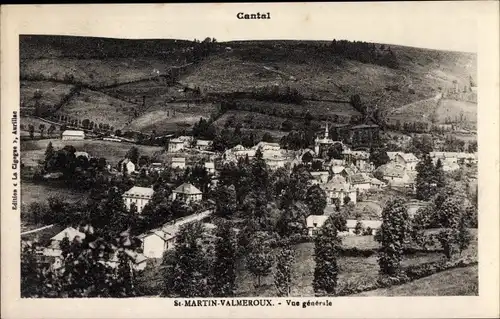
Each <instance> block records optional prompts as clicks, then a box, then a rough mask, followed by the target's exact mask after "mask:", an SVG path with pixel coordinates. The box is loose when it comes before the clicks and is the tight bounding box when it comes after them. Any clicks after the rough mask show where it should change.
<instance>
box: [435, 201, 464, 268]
mask: <svg viewBox="0 0 500 319" xmlns="http://www.w3.org/2000/svg"><path fill="white" fill-rule="evenodd" d="M464 206H465V199H464V198H463V197H462V196H459V195H457V194H453V195H451V196H448V197H446V198H445V199H444V200H443V202H442V204H441V205H438V210H437V220H438V223H439V226H440V227H441V231H440V232H439V234H438V240H439V242H440V243H441V246H442V247H443V250H444V254H445V256H446V258H448V259H451V258H452V257H453V255H454V253H455V252H457V251H459V252H461V251H462V250H464V249H466V248H467V247H468V245H469V243H470V240H471V236H470V234H469V230H468V229H467V218H466V209H465V207H464Z"/></svg>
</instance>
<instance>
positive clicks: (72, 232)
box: [42, 227, 85, 269]
mask: <svg viewBox="0 0 500 319" xmlns="http://www.w3.org/2000/svg"><path fill="white" fill-rule="evenodd" d="M64 238H67V239H68V240H69V242H73V241H75V240H76V241H79V240H83V239H85V233H82V232H80V231H78V230H77V229H76V228H73V227H67V228H65V229H64V230H63V231H61V232H59V233H58V234H57V235H55V236H53V237H52V238H51V239H50V245H49V246H47V247H45V248H44V249H43V250H42V255H43V262H44V263H47V264H49V265H50V266H51V267H52V268H53V269H58V268H60V267H61V266H62V260H63V257H62V250H61V246H60V244H61V242H62V241H63V239H64Z"/></svg>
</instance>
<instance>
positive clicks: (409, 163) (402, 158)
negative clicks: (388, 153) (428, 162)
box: [394, 153, 418, 171]
mask: <svg viewBox="0 0 500 319" xmlns="http://www.w3.org/2000/svg"><path fill="white" fill-rule="evenodd" d="M394 162H395V163H397V164H400V165H404V166H405V167H406V169H407V170H410V171H414V170H415V169H416V167H417V164H418V158H417V157H416V156H415V155H414V154H413V153H397V154H396V155H395V156H394Z"/></svg>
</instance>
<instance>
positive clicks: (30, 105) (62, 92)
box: [20, 81, 73, 111]
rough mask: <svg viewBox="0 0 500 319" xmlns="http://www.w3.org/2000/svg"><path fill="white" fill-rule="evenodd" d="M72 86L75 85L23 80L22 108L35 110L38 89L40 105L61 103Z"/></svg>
mask: <svg viewBox="0 0 500 319" xmlns="http://www.w3.org/2000/svg"><path fill="white" fill-rule="evenodd" d="M72 88H73V85H70V84H64V83H57V82H45V81H21V93H20V94H21V109H25V110H32V111H34V108H35V105H36V101H37V97H36V92H37V90H38V92H39V98H38V103H39V105H41V106H43V107H50V108H52V107H54V106H55V105H57V104H59V103H60V102H61V100H62V99H63V97H64V96H66V95H68V94H69V93H70V91H71V89H72Z"/></svg>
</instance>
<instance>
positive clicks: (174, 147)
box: [168, 138, 184, 153]
mask: <svg viewBox="0 0 500 319" xmlns="http://www.w3.org/2000/svg"><path fill="white" fill-rule="evenodd" d="M182 149H184V141H183V140H181V139H179V138H174V139H171V140H170V141H168V151H169V152H170V153H174V152H179V151H180V150H182Z"/></svg>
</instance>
